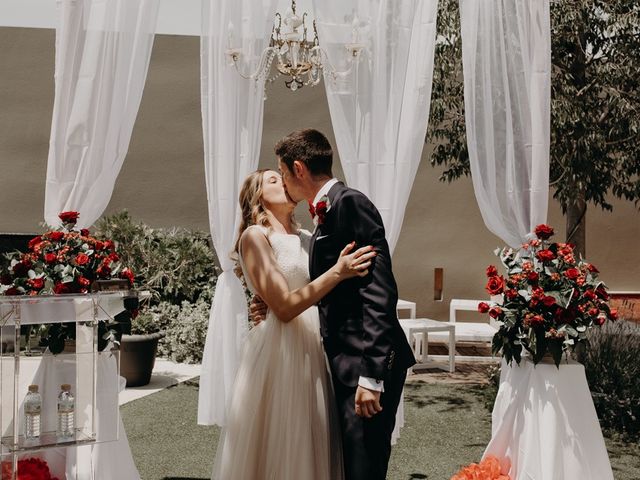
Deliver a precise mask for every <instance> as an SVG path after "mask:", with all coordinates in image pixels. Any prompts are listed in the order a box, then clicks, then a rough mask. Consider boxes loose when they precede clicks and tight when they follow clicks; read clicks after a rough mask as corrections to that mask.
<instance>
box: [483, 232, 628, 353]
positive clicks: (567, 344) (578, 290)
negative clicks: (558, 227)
mask: <svg viewBox="0 0 640 480" xmlns="http://www.w3.org/2000/svg"><path fill="white" fill-rule="evenodd" d="M535 234H536V237H537V238H535V239H533V240H531V241H530V242H527V243H525V244H524V245H523V246H522V248H521V249H520V250H519V251H515V250H513V249H511V248H503V249H498V250H496V251H495V254H496V256H498V257H499V258H500V260H501V261H502V263H503V265H504V266H505V267H506V269H507V277H506V278H505V277H503V276H502V275H499V273H498V270H497V269H496V267H494V266H490V267H488V268H487V277H488V280H487V286H486V289H487V291H488V292H489V294H490V295H501V296H502V301H501V302H498V303H497V304H495V305H493V306H490V305H489V304H487V303H481V304H480V305H479V306H478V310H479V311H480V312H481V313H488V314H489V315H490V316H491V317H492V318H494V319H496V320H499V321H501V322H502V325H501V326H500V329H499V330H498V332H497V333H496V334H495V336H494V338H493V347H492V350H493V353H494V355H495V354H497V353H502V355H503V356H504V357H505V360H506V361H507V362H508V363H511V362H512V360H514V359H515V360H516V362H517V363H520V360H521V356H522V351H523V349H524V350H526V351H527V352H529V354H530V355H531V357H532V359H533V361H534V363H538V362H540V360H542V357H543V356H544V355H545V354H546V353H550V354H551V355H552V356H553V359H554V362H555V364H556V365H559V364H560V361H561V360H562V354H563V352H565V351H567V350H569V349H571V348H573V347H574V346H575V345H576V344H578V343H580V342H584V341H585V340H586V338H587V330H588V329H589V328H592V327H594V326H601V325H603V324H604V323H605V322H606V321H608V320H609V321H614V320H616V319H617V318H618V314H617V311H616V310H615V309H613V308H610V306H609V303H608V300H609V295H608V294H607V287H606V285H605V284H604V283H603V282H601V281H600V280H599V279H598V269H597V268H596V267H594V266H593V265H592V264H590V263H587V262H586V261H584V260H582V259H579V260H578V259H576V258H575V255H574V251H573V247H572V246H571V245H569V244H566V243H552V242H550V241H549V239H550V238H551V237H552V236H553V229H552V228H551V227H549V226H548V225H538V226H537V227H536V229H535Z"/></svg>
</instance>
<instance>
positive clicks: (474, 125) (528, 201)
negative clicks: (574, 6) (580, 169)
mask: <svg viewBox="0 0 640 480" xmlns="http://www.w3.org/2000/svg"><path fill="white" fill-rule="evenodd" d="M460 14H461V25H462V61H463V73H464V99H465V102H464V103H465V119H466V127H467V145H468V149H469V160H470V163H471V174H472V178H473V186H474V190H475V194H476V198H477V200H478V205H479V207H480V212H481V213H482V217H483V219H484V222H485V224H486V225H487V228H489V230H491V231H492V232H493V233H494V234H496V235H497V236H499V237H500V238H502V240H504V241H505V242H506V243H508V244H509V245H511V246H512V247H517V246H519V245H520V244H522V243H523V242H524V241H525V240H526V238H527V235H528V234H529V233H530V232H531V231H532V230H533V229H534V228H535V226H536V225H538V224H540V223H545V222H546V219H547V203H548V195H549V135H550V133H549V124H550V97H551V86H550V85H551V82H550V78H551V76H550V74H551V36H550V19H549V0H538V1H530V0H512V1H500V0H460Z"/></svg>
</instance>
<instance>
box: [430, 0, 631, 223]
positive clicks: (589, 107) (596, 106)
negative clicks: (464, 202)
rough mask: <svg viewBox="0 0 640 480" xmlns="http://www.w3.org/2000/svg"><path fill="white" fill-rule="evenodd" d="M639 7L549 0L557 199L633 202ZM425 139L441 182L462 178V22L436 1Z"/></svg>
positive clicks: (465, 169) (446, 1)
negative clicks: (441, 168) (612, 198)
mask: <svg viewBox="0 0 640 480" xmlns="http://www.w3.org/2000/svg"><path fill="white" fill-rule="evenodd" d="M638 25H640V3H638V2H632V1H629V0H606V1H605V0H599V1H594V2H582V1H560V2H552V4H551V45H552V72H551V165H550V181H551V185H552V186H553V188H554V190H555V191H554V198H556V199H557V200H558V201H559V202H560V204H561V205H562V208H563V210H564V211H565V212H566V210H567V208H568V207H569V206H570V205H572V204H573V202H575V199H576V197H577V196H582V195H584V198H585V200H586V201H587V202H591V203H593V204H594V205H597V206H600V207H602V208H604V209H607V210H611V208H612V207H611V204H610V203H609V201H608V200H607V195H609V194H613V195H614V196H616V197H618V198H624V199H626V200H630V201H634V202H636V204H637V203H638V202H639V201H640V150H639V149H638V148H637V145H638V142H639V141H640V89H639V87H640V76H639V75H638V74H637V66H638V65H639V64H640V32H639V29H638ZM437 28H438V42H437V44H436V56H435V67H434V81H433V95H432V97H433V98H432V103H431V119H430V122H429V130H428V132H427V142H429V143H433V144H434V145H435V150H434V153H433V155H432V158H431V163H432V165H434V166H435V165H441V166H444V167H445V169H444V171H443V173H442V175H441V180H444V181H452V180H455V179H457V178H459V177H461V176H463V175H469V156H468V152H467V145H466V138H465V127H464V97H463V78H462V55H461V52H462V49H461V41H460V16H459V10H458V1H457V0H441V1H440V8H439V12H438V25H437Z"/></svg>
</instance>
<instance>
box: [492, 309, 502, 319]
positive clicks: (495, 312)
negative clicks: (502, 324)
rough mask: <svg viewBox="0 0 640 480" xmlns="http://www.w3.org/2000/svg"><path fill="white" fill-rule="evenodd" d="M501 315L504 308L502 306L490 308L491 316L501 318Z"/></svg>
mask: <svg viewBox="0 0 640 480" xmlns="http://www.w3.org/2000/svg"><path fill="white" fill-rule="evenodd" d="M500 315H502V309H501V308H500V307H493V308H492V309H491V310H489V316H490V317H491V318H500Z"/></svg>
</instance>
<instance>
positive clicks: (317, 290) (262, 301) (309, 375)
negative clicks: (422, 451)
mask: <svg viewBox="0 0 640 480" xmlns="http://www.w3.org/2000/svg"><path fill="white" fill-rule="evenodd" d="M275 154H276V157H277V162H278V170H279V172H277V171H275V170H258V171H256V172H254V173H252V174H250V175H249V176H248V177H247V179H246V180H245V181H244V184H243V186H242V189H241V192H240V207H241V214H242V219H241V222H240V228H239V231H238V239H237V242H236V245H235V249H234V252H233V254H232V255H233V257H234V258H235V260H236V262H237V267H238V268H237V269H236V271H237V273H238V274H239V276H241V277H242V279H243V281H244V282H245V284H246V286H247V288H248V289H249V290H251V292H252V293H254V294H255V295H256V299H254V302H253V303H252V308H251V310H252V315H253V318H254V320H257V321H259V323H258V324H257V325H256V326H255V327H254V328H252V329H251V330H250V332H249V335H248V337H247V340H246V342H245V345H244V347H243V352H242V357H241V361H240V366H239V368H238V372H237V375H236V379H235V383H234V386H233V391H232V399H231V402H230V404H229V406H228V412H227V413H228V415H227V425H226V426H225V428H224V429H223V432H222V435H221V437H220V440H219V444H218V452H217V455H216V462H215V466H214V473H213V478H214V479H217V480H343V479H344V480H365V479H366V480H383V479H385V478H386V473H387V466H388V463H389V456H390V454H391V433H392V432H393V429H394V426H395V419H396V410H397V408H398V404H399V402H400V398H401V393H402V389H403V385H404V381H405V378H406V373H407V369H408V368H409V367H410V366H412V365H413V364H414V363H415V359H414V356H413V353H412V351H411V348H410V347H409V344H408V342H407V340H406V337H405V335H404V333H403V331H402V329H401V327H400V324H399V322H398V318H397V315H396V304H397V301H398V292H397V286H396V282H395V279H394V277H393V272H392V268H391V255H390V253H389V246H388V244H387V241H386V239H385V231H384V226H383V224H382V218H381V217H380V214H379V212H378V210H377V209H376V207H375V206H374V205H373V203H371V201H370V200H369V199H368V198H367V197H366V196H365V195H364V194H362V193H360V192H358V191H357V190H354V189H352V188H349V187H347V186H345V185H344V184H343V183H342V182H339V181H338V180H336V179H335V178H334V177H333V173H332V162H333V151H332V149H331V145H330V143H329V141H328V140H327V138H326V137H325V136H324V135H323V134H322V133H320V132H319V131H317V130H313V129H306V130H299V131H295V132H293V133H291V134H290V135H288V136H287V137H285V138H283V139H282V140H280V141H279V142H278V143H277V144H276V147H275ZM303 200H307V201H308V202H309V210H310V213H311V215H312V216H313V219H314V225H315V229H314V232H313V234H312V233H311V232H309V231H307V230H304V229H301V228H300V227H299V225H298V224H297V223H296V221H295V219H294V216H293V211H294V208H295V206H296V204H297V203H298V202H300V201H303Z"/></svg>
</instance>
